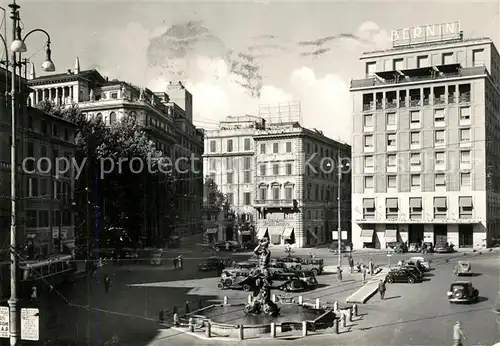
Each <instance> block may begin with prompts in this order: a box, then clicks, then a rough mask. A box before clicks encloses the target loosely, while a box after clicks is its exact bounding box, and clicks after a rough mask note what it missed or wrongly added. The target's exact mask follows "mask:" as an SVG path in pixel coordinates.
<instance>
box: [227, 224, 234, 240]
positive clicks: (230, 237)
mask: <svg viewBox="0 0 500 346" xmlns="http://www.w3.org/2000/svg"><path fill="white" fill-rule="evenodd" d="M230 240H234V230H233V227H227V228H226V241H230Z"/></svg>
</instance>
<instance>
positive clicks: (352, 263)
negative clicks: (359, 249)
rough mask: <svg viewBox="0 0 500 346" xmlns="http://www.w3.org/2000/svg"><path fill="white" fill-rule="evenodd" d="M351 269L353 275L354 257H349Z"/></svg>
mask: <svg viewBox="0 0 500 346" xmlns="http://www.w3.org/2000/svg"><path fill="white" fill-rule="evenodd" d="M349 267H351V274H352V273H354V259H353V258H352V255H350V256H349Z"/></svg>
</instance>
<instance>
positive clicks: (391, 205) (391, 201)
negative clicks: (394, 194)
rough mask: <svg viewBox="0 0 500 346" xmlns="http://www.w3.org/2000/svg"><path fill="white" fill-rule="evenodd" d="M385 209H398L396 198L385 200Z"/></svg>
mask: <svg viewBox="0 0 500 346" xmlns="http://www.w3.org/2000/svg"><path fill="white" fill-rule="evenodd" d="M386 203H387V208H389V209H398V199H397V198H388V199H387V200H386Z"/></svg>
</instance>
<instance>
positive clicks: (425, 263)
mask: <svg viewBox="0 0 500 346" xmlns="http://www.w3.org/2000/svg"><path fill="white" fill-rule="evenodd" d="M409 261H415V262H416V261H419V262H420V264H421V265H422V266H423V267H424V268H425V269H426V270H427V271H429V270H431V263H432V260H429V259H426V258H425V257H423V256H414V257H411V258H410V259H409Z"/></svg>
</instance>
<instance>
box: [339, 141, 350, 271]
mask: <svg viewBox="0 0 500 346" xmlns="http://www.w3.org/2000/svg"><path fill="white" fill-rule="evenodd" d="M337 165H338V168H337V169H338V174H337V240H338V244H337V246H338V249H337V252H338V267H339V269H341V268H342V223H341V215H342V213H341V208H342V205H341V203H340V201H341V193H340V190H341V186H340V184H341V183H342V170H343V169H344V168H347V167H349V163H345V164H343V163H342V158H341V157H340V150H339V152H338V153H337Z"/></svg>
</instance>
